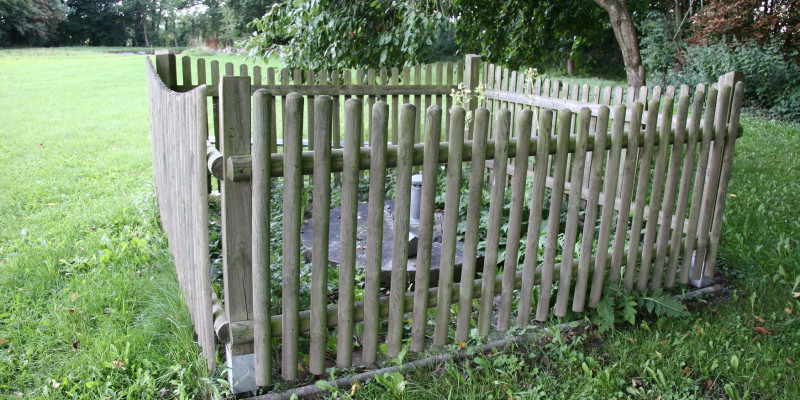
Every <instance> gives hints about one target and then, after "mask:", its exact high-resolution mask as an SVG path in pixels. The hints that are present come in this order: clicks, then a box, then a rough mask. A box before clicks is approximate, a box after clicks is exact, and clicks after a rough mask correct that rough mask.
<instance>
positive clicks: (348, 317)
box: [336, 99, 364, 368]
mask: <svg viewBox="0 0 800 400" xmlns="http://www.w3.org/2000/svg"><path fill="white" fill-rule="evenodd" d="M363 115H364V111H363V102H362V101H361V100H358V99H348V100H347V102H346V103H345V121H344V157H345V160H344V168H343V170H342V216H341V218H342V220H341V245H340V250H339V254H340V255H339V257H340V259H339V325H338V336H337V341H336V366H337V367H339V368H350V366H351V365H352V363H353V324H354V321H353V303H354V302H355V297H354V293H353V290H354V288H355V284H356V280H355V277H356V234H357V227H358V164H359V152H358V148H359V147H360V146H361V143H362V140H363V137H364V134H363V129H364V128H363V124H364V116H363Z"/></svg>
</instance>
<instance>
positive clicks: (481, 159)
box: [456, 108, 490, 342]
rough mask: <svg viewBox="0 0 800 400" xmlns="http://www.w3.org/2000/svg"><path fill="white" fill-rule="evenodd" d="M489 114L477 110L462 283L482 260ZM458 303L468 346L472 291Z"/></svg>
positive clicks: (460, 332) (460, 334)
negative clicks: (480, 234)
mask: <svg viewBox="0 0 800 400" xmlns="http://www.w3.org/2000/svg"><path fill="white" fill-rule="evenodd" d="M489 119H490V115H489V110H487V109H485V108H479V109H477V110H475V121H474V125H473V133H472V137H473V138H474V140H473V146H472V158H471V163H470V181H469V195H468V202H467V229H466V231H465V233H464V257H463V260H464V262H463V265H462V267H461V282H472V281H473V280H475V267H476V261H477V259H478V256H477V254H478V226H479V224H480V212H481V199H482V198H483V169H484V167H485V164H486V151H485V146H486V140H487V137H488V135H489ZM464 289H465V290H463V291H462V292H461V293H460V295H459V301H458V320H457V323H456V341H459V342H465V341H467V339H468V338H469V328H470V318H471V316H472V290H471V288H470V287H469V286H467V287H465V288H464Z"/></svg>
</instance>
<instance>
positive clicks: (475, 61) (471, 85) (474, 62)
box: [464, 54, 481, 140]
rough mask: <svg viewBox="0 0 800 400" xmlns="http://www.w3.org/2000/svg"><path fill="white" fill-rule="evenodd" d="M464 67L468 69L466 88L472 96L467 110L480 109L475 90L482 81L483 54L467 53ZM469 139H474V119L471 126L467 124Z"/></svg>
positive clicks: (465, 75)
mask: <svg viewBox="0 0 800 400" xmlns="http://www.w3.org/2000/svg"><path fill="white" fill-rule="evenodd" d="M464 68H465V69H466V71H464V72H465V73H464V88H465V89H466V90H469V93H470V95H471V96H472V97H471V98H470V99H469V102H468V103H467V104H466V109H467V110H466V111H467V112H470V111H472V112H475V110H477V109H478V99H477V98H476V97H474V95H475V90H476V89H477V88H478V85H480V83H481V75H480V72H481V56H479V55H477V54H467V58H466V60H465V61H464ZM467 140H472V121H470V122H469V126H467Z"/></svg>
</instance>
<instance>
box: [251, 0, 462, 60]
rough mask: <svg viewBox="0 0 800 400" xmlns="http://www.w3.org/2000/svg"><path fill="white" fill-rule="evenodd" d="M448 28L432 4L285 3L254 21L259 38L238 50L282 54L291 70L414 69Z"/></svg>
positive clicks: (392, 0)
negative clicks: (411, 66)
mask: <svg viewBox="0 0 800 400" xmlns="http://www.w3.org/2000/svg"><path fill="white" fill-rule="evenodd" d="M451 24H452V22H451V21H450V20H449V19H448V18H446V17H445V15H444V14H443V13H442V12H441V11H440V10H439V9H437V8H436V7H435V5H428V4H427V3H426V4H422V3H417V2H414V1H409V0H374V1H371V2H370V1H365V0H359V1H354V2H348V1H340V0H320V1H312V2H307V1H301V0H285V1H284V2H282V3H280V4H278V5H276V6H273V7H272V9H271V10H270V11H269V12H268V13H267V14H266V15H265V16H264V17H263V18H261V19H259V20H256V21H253V23H252V24H251V26H252V28H254V29H255V30H256V31H257V33H256V34H255V35H254V36H253V37H251V38H249V39H247V40H246V41H244V42H243V43H242V45H243V46H244V47H245V48H246V49H247V50H248V51H249V52H250V55H251V56H254V57H264V58H267V59H268V58H269V57H270V56H271V55H272V54H274V53H280V54H281V55H282V56H283V57H284V60H285V62H286V65H287V66H288V67H290V68H307V69H315V70H323V69H334V68H380V67H385V66H395V65H415V64H420V63H423V62H424V61H428V60H429V56H430V54H431V51H432V49H433V47H432V46H433V44H434V40H435V39H437V37H438V36H439V35H441V34H443V33H445V32H448V31H449V30H450V25H451ZM437 51H440V50H437Z"/></svg>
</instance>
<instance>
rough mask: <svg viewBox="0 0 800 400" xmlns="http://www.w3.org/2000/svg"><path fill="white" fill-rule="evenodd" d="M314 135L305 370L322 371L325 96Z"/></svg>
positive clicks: (327, 171)
mask: <svg viewBox="0 0 800 400" xmlns="http://www.w3.org/2000/svg"><path fill="white" fill-rule="evenodd" d="M314 107H315V108H316V110H315V114H314V116H315V118H316V121H315V123H314V136H315V139H316V142H317V143H318V145H317V148H316V149H315V150H314V185H313V188H314V189H313V196H314V197H313V198H314V202H313V203H312V207H313V209H312V222H313V227H312V236H313V240H312V248H311V304H310V306H311V338H310V339H311V342H310V347H309V352H308V356H309V365H308V366H309V372H310V373H312V374H314V375H322V374H323V373H324V372H325V353H326V346H327V344H328V324H327V321H326V320H325V317H327V314H326V311H327V305H328V304H327V299H328V236H329V227H330V212H331V205H330V203H331V163H330V154H331V128H332V127H331V113H332V111H333V101H332V100H331V98H330V97H328V96H317V98H316V99H315V100H314Z"/></svg>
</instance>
